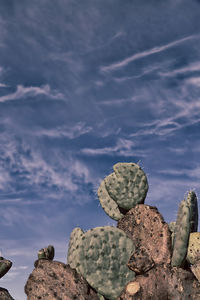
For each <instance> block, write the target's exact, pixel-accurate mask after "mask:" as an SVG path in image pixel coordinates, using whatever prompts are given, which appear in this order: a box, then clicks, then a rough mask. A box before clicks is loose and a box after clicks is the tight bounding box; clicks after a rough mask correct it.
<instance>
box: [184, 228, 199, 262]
mask: <svg viewBox="0 0 200 300" xmlns="http://www.w3.org/2000/svg"><path fill="white" fill-rule="evenodd" d="M186 259H187V261H188V262H189V263H190V264H195V262H196V261H198V260H200V232H192V233H190V237H189V244H188V250H187V257H186Z"/></svg>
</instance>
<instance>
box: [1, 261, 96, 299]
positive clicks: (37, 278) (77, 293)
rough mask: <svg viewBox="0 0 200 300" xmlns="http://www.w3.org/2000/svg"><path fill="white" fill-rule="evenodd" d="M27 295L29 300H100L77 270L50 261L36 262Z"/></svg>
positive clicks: (26, 288) (27, 283) (29, 279)
mask: <svg viewBox="0 0 200 300" xmlns="http://www.w3.org/2000/svg"><path fill="white" fill-rule="evenodd" d="M25 293H26V295H27V300H38V299H42V300H75V299H77V300H99V297H98V295H97V293H96V291H94V290H93V289H92V287H90V286H89V284H88V283H87V281H86V280H85V279H84V278H83V277H82V276H81V275H80V274H78V273H77V272H76V270H75V269H72V268H70V266H69V265H66V264H64V263H62V262H58V261H52V260H48V259H39V260H37V261H36V263H35V269H34V270H33V272H32V273H31V274H30V276H29V278H28V280H27V282H26V285H25ZM0 299H1V298H0Z"/></svg>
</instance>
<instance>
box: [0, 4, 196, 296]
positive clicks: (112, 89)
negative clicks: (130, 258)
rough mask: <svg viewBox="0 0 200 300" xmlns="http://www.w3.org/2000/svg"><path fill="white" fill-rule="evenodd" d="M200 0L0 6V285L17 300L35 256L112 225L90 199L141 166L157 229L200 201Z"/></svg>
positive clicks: (58, 254)
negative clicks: (129, 166) (118, 173)
mask: <svg viewBox="0 0 200 300" xmlns="http://www.w3.org/2000/svg"><path fill="white" fill-rule="evenodd" d="M199 13H200V1H197V0H191V1H187V0H160V1H157V0H149V1H146V0H84V1H80V0H79V1H78V0H56V1H47V0H42V1H41V0H35V1H27V0H26V1H25V0H20V1H14V0H1V1H0V207H1V209H0V228H1V231H0V251H1V255H2V256H3V257H4V258H6V259H9V260H11V261H12V262H13V266H12V268H11V269H10V270H9V272H8V273H7V274H6V275H5V276H4V277H3V278H1V279H0V281H1V282H0V286H1V287H4V288H7V289H8V290H9V292H10V294H11V295H12V296H13V297H14V298H15V300H25V299H26V295H25V293H24V285H25V283H26V281H27V279H28V276H29V274H30V273H31V272H32V270H33V269H34V261H35V260H36V259H37V252H38V250H39V249H41V248H43V247H47V246H48V245H50V244H51V245H54V247H55V260H58V261H61V262H64V263H66V262H67V250H68V242H69V238H70V233H71V232H72V230H73V228H75V227H77V226H78V227H81V228H82V229H83V230H84V231H87V230H89V229H91V228H95V227H98V226H107V225H110V226H116V224H117V222H116V221H114V220H113V219H111V218H110V217H108V216H107V215H106V213H105V212H104V210H103V209H102V207H101V206H100V205H99V200H98V196H97V190H98V187H99V185H100V183H101V181H102V180H103V179H104V178H105V177H106V176H108V175H109V174H110V173H112V172H113V169H112V167H113V165H114V164H116V163H118V162H134V163H137V164H139V165H140V166H141V168H142V169H143V171H144V172H145V174H146V175H147V180H148V183H149V190H148V193H147V197H146V199H145V204H148V205H153V206H156V207H157V208H158V210H159V212H160V213H161V214H162V215H163V217H164V220H165V221H166V222H168V223H169V222H171V221H175V220H176V214H177V210H178V206H179V203H180V201H181V200H183V199H184V197H185V196H186V195H187V192H188V191H189V190H190V189H193V190H194V191H195V192H196V194H197V197H198V196H200V185H199V181H200V159H199V157H200V96H199V95H200V51H199V49H200V18H199Z"/></svg>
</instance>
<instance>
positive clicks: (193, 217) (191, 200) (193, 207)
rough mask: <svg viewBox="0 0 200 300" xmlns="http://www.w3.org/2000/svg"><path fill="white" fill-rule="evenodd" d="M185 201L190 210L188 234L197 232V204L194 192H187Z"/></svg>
mask: <svg viewBox="0 0 200 300" xmlns="http://www.w3.org/2000/svg"><path fill="white" fill-rule="evenodd" d="M186 201H187V203H188V205H189V208H190V232H197V230H198V203H197V196H196V194H195V192H194V191H189V193H188V196H187V199H186Z"/></svg>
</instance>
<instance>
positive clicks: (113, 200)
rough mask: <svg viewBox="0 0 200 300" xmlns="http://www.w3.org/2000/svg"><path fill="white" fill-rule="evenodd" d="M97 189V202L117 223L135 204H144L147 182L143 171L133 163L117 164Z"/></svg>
mask: <svg viewBox="0 0 200 300" xmlns="http://www.w3.org/2000/svg"><path fill="white" fill-rule="evenodd" d="M113 169H114V172H113V173H111V174H110V175H108V176H107V177H106V178H105V179H104V180H103V181H102V183H101V185H100V187H99V189H98V197H99V201H100V203H101V205H102V207H103V209H104V210H105V212H106V214H108V215H109V216H110V217H111V218H112V219H114V220H116V221H118V220H120V219H121V218H122V217H123V215H124V214H125V213H126V212H127V211H128V210H130V209H131V208H133V207H134V206H135V205H137V204H141V203H144V200H145V197H146V194H147V191H148V188H149V186H148V182H147V178H146V175H145V173H144V171H143V170H142V169H141V168H140V166H138V165H137V164H135V163H117V164H115V165H114V166H113Z"/></svg>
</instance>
